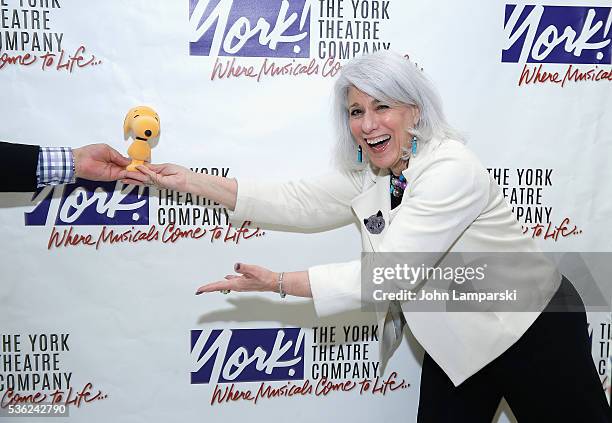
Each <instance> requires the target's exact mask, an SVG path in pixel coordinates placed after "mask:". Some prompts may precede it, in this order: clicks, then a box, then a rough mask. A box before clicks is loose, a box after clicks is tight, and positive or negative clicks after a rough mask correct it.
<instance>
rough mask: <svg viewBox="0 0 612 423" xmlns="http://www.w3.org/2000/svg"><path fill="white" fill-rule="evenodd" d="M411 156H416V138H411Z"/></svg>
mask: <svg viewBox="0 0 612 423" xmlns="http://www.w3.org/2000/svg"><path fill="white" fill-rule="evenodd" d="M410 153H411V154H412V155H413V156H416V153H417V137H414V136H413V137H412V150H411V152H410Z"/></svg>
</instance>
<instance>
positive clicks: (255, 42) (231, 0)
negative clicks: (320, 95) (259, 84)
mask: <svg viewBox="0 0 612 423" xmlns="http://www.w3.org/2000/svg"><path fill="white" fill-rule="evenodd" d="M215 3H216V4H215ZM189 15H190V24H191V29H192V35H193V41H192V42H191V43H190V45H189V51H190V54H191V55H195V56H250V57H309V55H310V4H309V2H308V1H307V0H300V1H292V2H289V1H280V2H271V1H252V0H251V1H246V0H216V1H215V0H210V1H209V0H190V2H189Z"/></svg>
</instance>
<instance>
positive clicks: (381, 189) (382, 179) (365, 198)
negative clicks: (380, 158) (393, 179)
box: [351, 172, 391, 251]
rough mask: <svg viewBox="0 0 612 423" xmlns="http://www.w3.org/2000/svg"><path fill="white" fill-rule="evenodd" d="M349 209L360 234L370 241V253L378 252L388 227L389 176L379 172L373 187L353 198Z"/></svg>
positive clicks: (389, 203)
mask: <svg viewBox="0 0 612 423" xmlns="http://www.w3.org/2000/svg"><path fill="white" fill-rule="evenodd" d="M351 207H352V208H353V210H354V211H355V214H356V215H357V217H358V218H359V223H360V229H361V232H362V233H364V234H365V236H366V237H367V238H368V240H369V241H370V245H371V247H372V251H378V246H379V245H380V242H381V241H382V239H383V237H384V235H385V233H386V231H387V229H388V227H389V213H390V210H391V197H390V194H389V174H388V173H386V172H384V173H382V172H379V174H378V176H377V177H376V180H375V181H374V185H372V186H371V187H369V188H368V189H366V190H365V191H364V192H362V193H361V194H360V195H358V196H357V197H355V198H354V199H353V201H352V202H351ZM366 222H367V223H366Z"/></svg>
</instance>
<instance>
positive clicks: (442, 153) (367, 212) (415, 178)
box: [231, 140, 561, 385]
mask: <svg viewBox="0 0 612 423" xmlns="http://www.w3.org/2000/svg"><path fill="white" fill-rule="evenodd" d="M403 174H404V176H405V178H406V180H407V181H408V187H407V188H406V191H405V192H404V196H403V198H402V203H401V204H400V205H399V206H398V207H396V208H395V209H394V210H393V211H391V210H390V208H391V203H390V194H389V174H388V172H385V171H381V172H379V173H378V174H377V175H375V174H374V173H373V172H372V171H371V170H369V169H368V170H365V171H360V172H344V173H343V172H336V173H333V174H330V175H326V176H322V177H319V178H316V179H311V180H301V181H298V182H287V183H266V182H258V181H253V180H239V181H238V197H237V202H236V208H235V210H234V212H233V213H232V214H231V217H232V219H233V220H236V221H242V220H251V221H253V222H256V223H257V224H258V225H263V226H266V225H273V226H274V227H275V228H276V229H281V230H291V231H296V230H297V231H314V230H326V229H331V228H334V227H338V226H342V225H347V224H349V223H354V222H355V221H357V223H358V225H359V227H360V229H361V236H362V249H363V251H364V252H440V254H441V255H442V254H443V253H445V252H447V251H451V252H453V251H457V252H468V251H472V252H493V251H496V252H533V253H536V254H537V253H538V251H539V250H538V248H537V246H536V244H535V242H534V241H533V240H532V239H530V238H529V237H527V236H526V235H523V233H522V230H521V227H520V224H519V223H518V221H517V220H516V218H515V217H514V215H513V213H512V210H511V209H510V207H509V206H508V204H507V203H506V201H505V199H504V198H503V195H502V192H501V189H500V188H499V186H498V185H497V183H496V182H495V181H494V180H493V179H492V178H490V177H489V174H488V172H487V170H486V169H485V168H484V166H483V165H482V164H481V163H480V162H479V160H478V159H477V158H476V157H475V156H474V155H473V154H472V153H471V152H470V151H469V150H468V149H467V148H466V147H465V146H464V145H463V144H462V143H460V142H457V141H452V140H445V141H440V140H431V141H429V142H427V143H421V144H419V151H418V154H417V155H416V156H414V157H412V158H411V159H410V163H409V166H408V169H406V170H405V171H404V172H403ZM378 211H381V212H382V216H383V219H384V220H385V222H386V224H385V227H384V229H383V230H382V232H381V233H379V234H373V233H370V232H368V230H366V227H365V225H364V219H368V218H369V217H371V216H372V215H376V214H377V212H378ZM415 265H417V264H416V263H415ZM523 270H524V271H520V269H517V274H516V276H514V275H513V277H512V281H513V283H515V284H514V286H512V287H508V288H515V289H520V290H521V291H522V292H523V293H524V292H525V291H526V290H527V291H528V292H529V293H530V295H533V296H534V298H535V297H537V298H538V299H539V303H541V304H544V305H546V304H547V303H548V301H549V300H550V298H552V296H553V295H554V293H555V292H556V290H557V288H558V287H559V284H560V280H561V276H560V274H558V273H557V272H556V270H555V269H554V267H552V266H550V267H547V266H545V267H544V268H543V269H539V271H538V273H537V275H536V274H535V273H534V272H533V269H523ZM308 275H309V279H310V285H311V289H312V295H313V300H314V305H315V309H316V312H317V314H318V315H320V316H325V315H329V314H334V313H339V312H343V311H347V310H350V309H358V308H360V307H361V305H362V299H361V263H360V261H359V260H356V261H352V262H348V263H338V264H326V265H319V266H314V267H311V268H310V269H309V270H308ZM402 309H403V311H404V316H405V319H406V322H407V324H408V326H409V327H410V329H411V331H412V333H413V334H414V336H415V337H416V339H417V340H418V341H419V342H420V343H421V345H422V346H423V347H424V348H425V350H426V351H427V352H428V354H429V355H430V356H431V357H432V358H433V359H434V360H435V361H436V362H437V363H438V365H439V366H440V367H441V368H442V369H443V370H444V371H445V372H446V374H447V375H448V376H449V378H450V379H451V381H452V382H453V383H454V384H455V385H459V384H460V383H461V382H463V381H464V380H466V379H467V378H468V377H470V376H471V375H473V374H474V373H476V372H477V371H478V370H480V369H481V368H483V367H484V366H486V365H487V364H488V363H489V362H491V361H492V360H494V359H495V358H496V357H498V356H499V355H500V354H502V353H503V352H504V351H506V350H507V349H508V348H509V347H510V346H511V345H512V344H514V343H515V342H516V341H517V340H518V339H519V338H520V337H521V336H522V334H523V333H524V332H525V331H526V330H527V329H528V328H529V326H531V324H532V323H533V322H534V320H535V319H536V318H537V317H538V315H539V312H538V311H530V312H456V313H451V312H411V311H410V304H409V302H405V303H403V304H402ZM377 314H378V316H377V318H378V323H379V340H380V339H381V336H380V335H381V334H380V331H382V330H383V324H384V321H385V320H384V319H385V317H386V310H381V311H380V312H378V313H377ZM379 344H380V346H381V351H380V357H381V366H382V368H384V367H385V364H386V361H387V359H388V357H389V355H390V353H392V351H386V350H383V343H382V342H379ZM393 349H395V348H393Z"/></svg>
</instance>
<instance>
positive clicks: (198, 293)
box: [195, 290, 203, 295]
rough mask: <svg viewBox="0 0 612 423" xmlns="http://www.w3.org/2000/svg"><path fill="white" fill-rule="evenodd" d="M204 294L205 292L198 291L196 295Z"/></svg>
mask: <svg viewBox="0 0 612 423" xmlns="http://www.w3.org/2000/svg"><path fill="white" fill-rule="evenodd" d="M202 292H203V291H200V290H198V291H196V293H195V294H196V295H200V294H201V293H202Z"/></svg>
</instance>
